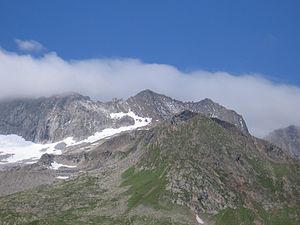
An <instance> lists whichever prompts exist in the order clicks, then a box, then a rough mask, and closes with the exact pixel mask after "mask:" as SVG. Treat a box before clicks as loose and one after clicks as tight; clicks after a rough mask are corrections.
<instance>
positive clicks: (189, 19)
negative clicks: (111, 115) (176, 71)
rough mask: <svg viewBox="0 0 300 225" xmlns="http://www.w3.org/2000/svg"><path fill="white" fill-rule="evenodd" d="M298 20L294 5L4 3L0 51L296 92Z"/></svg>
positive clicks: (287, 1)
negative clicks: (202, 74) (265, 81)
mask: <svg viewBox="0 0 300 225" xmlns="http://www.w3.org/2000/svg"><path fill="white" fill-rule="evenodd" d="M299 12H300V1H299V0H294V1H293V0H218V1H216V0H194V1H191V0H169V1H168V0H151V1H150V0H149V1H146V0H144V1H143V0H119V1H117V0H107V1H101V0H97V1H96V0H94V1H93V0H88V1H83V0H82V1H79V0H78V1H76V0H71V1H69V0H51V1H50V0H49V1H40V0H35V1H33V0H26V1H24V0H19V1H16V0H1V1H0V46H1V47H2V48H4V49H6V50H9V51H16V45H15V42H14V39H15V38H19V39H24V40H27V39H33V40H36V41H38V42H40V43H42V44H43V45H44V46H45V47H46V48H47V49H48V50H50V51H55V52H57V54H58V55H59V56H61V57H62V58H64V59H86V58H95V57H130V58H138V59H141V60H142V61H144V62H147V63H165V64H171V65H174V66H176V67H178V68H180V69H182V70H185V71H190V70H195V69H203V70H209V71H227V72H231V73H234V74H240V73H249V72H253V73H261V74H264V75H266V76H267V78H269V79H271V80H273V81H276V82H283V83H288V84H294V85H297V86H300V43H299V42H300V13H299Z"/></svg>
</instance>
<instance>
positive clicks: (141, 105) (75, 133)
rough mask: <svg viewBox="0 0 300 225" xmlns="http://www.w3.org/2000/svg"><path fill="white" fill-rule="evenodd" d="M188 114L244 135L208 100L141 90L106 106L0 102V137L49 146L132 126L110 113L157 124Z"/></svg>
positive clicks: (230, 115) (52, 100)
mask: <svg viewBox="0 0 300 225" xmlns="http://www.w3.org/2000/svg"><path fill="white" fill-rule="evenodd" d="M185 109H188V110H191V111H193V112H197V113H202V114H204V115H207V116H210V117H216V118H219V119H221V120H224V121H227V122H230V123H232V124H234V125H235V126H237V127H239V128H240V129H241V130H242V131H243V132H244V133H248V130H247V127H246V124H245V122H244V120H243V118H242V117H241V116H240V115H238V114H237V113H236V112H234V111H232V110H228V109H226V108H225V107H223V106H220V105H219V104H217V103H214V102H213V101H211V100H209V99H205V100H203V101H200V102H196V103H192V102H181V101H177V100H174V99H172V98H169V97H166V96H164V95H161V94H157V93H155V92H152V91H150V90H145V91H142V92H140V93H138V94H137V95H135V96H134V97H131V98H129V99H127V100H126V101H122V100H116V99H115V100H113V101H110V102H106V103H103V102H99V101H92V100H91V99H90V98H89V97H85V96H82V95H79V94H76V93H70V94H65V95H57V96H52V97H49V98H44V97H43V98H38V99H14V100H11V99H10V100H2V101H1V102H0V134H3V135H8V134H16V135H19V136H21V137H23V138H24V139H25V140H27V141H32V142H35V143H49V142H57V141H62V140H63V139H65V138H68V137H73V138H74V139H76V140H83V139H85V138H87V137H89V136H91V135H94V134H95V133H96V132H100V131H102V130H103V129H105V128H118V127H123V126H129V125H133V124H134V123H135V121H134V118H133V117H130V116H128V115H127V116H123V117H122V118H112V116H111V114H112V113H120V112H123V113H128V112H129V111H132V112H133V113H134V114H135V115H138V116H140V117H143V118H146V117H148V118H150V119H152V122H159V121H162V120H165V119H168V118H171V117H172V116H173V115H174V114H176V113H179V112H181V111H182V110H185Z"/></svg>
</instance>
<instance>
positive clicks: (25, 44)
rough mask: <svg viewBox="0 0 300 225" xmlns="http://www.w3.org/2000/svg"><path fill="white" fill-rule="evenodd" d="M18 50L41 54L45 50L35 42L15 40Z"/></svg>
mask: <svg viewBox="0 0 300 225" xmlns="http://www.w3.org/2000/svg"><path fill="white" fill-rule="evenodd" d="M15 42H16V44H17V45H18V48H19V49H20V50H22V51H25V52H39V51H41V50H43V49H44V47H43V45H42V44H41V43H39V42H37V41H34V40H20V39H15Z"/></svg>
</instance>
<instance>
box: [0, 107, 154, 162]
mask: <svg viewBox="0 0 300 225" xmlns="http://www.w3.org/2000/svg"><path fill="white" fill-rule="evenodd" d="M124 116H129V117H131V118H133V119H134V124H133V125H130V126H125V127H119V128H106V129H104V130H102V131H100V132H96V133H95V134H94V135H92V136H90V137H88V138H86V139H84V140H82V141H77V142H76V141H75V140H74V139H73V137H68V138H66V139H64V140H62V141H58V142H55V143H49V144H37V143H33V142H31V141H26V140H25V139H24V138H22V137H20V136H18V135H15V134H11V135H0V164H7V163H16V162H22V161H25V162H26V163H27V164H30V163H35V162H37V161H38V160H39V158H40V157H41V156H42V155H43V154H45V153H48V154H56V155H60V154H62V151H61V150H58V149H56V148H55V146H56V145H57V144H58V143H62V142H64V143H65V144H66V145H67V147H69V146H75V145H78V144H82V143H93V142H96V141H99V140H101V139H104V138H109V137H111V136H113V135H115V134H118V133H121V132H124V131H129V130H134V129H137V128H141V127H144V126H146V125H148V124H149V123H151V120H152V119H151V118H143V117H140V116H137V115H136V114H134V112H132V111H129V112H128V113H124V112H120V113H111V114H110V117H111V119H115V120H118V119H121V118H122V117H124ZM1 156H2V157H1ZM6 156H7V157H6ZM1 158H4V159H1ZM58 165H60V164H58ZM61 165H62V164H61ZM62 166H66V165H62ZM53 167H54V168H56V167H57V165H54V166H53Z"/></svg>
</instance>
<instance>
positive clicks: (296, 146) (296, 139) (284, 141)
mask: <svg viewBox="0 0 300 225" xmlns="http://www.w3.org/2000/svg"><path fill="white" fill-rule="evenodd" d="M265 139H266V140H268V141H270V142H271V143H273V144H275V145H277V146H278V147H280V148H282V149H284V150H286V151H287V152H289V153H290V154H292V155H293V156H295V157H296V158H298V159H300V127H297V126H293V125H292V126H289V127H286V128H282V129H278V130H274V131H273V132H271V133H270V134H269V135H268V136H267V137H266V138H265Z"/></svg>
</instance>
